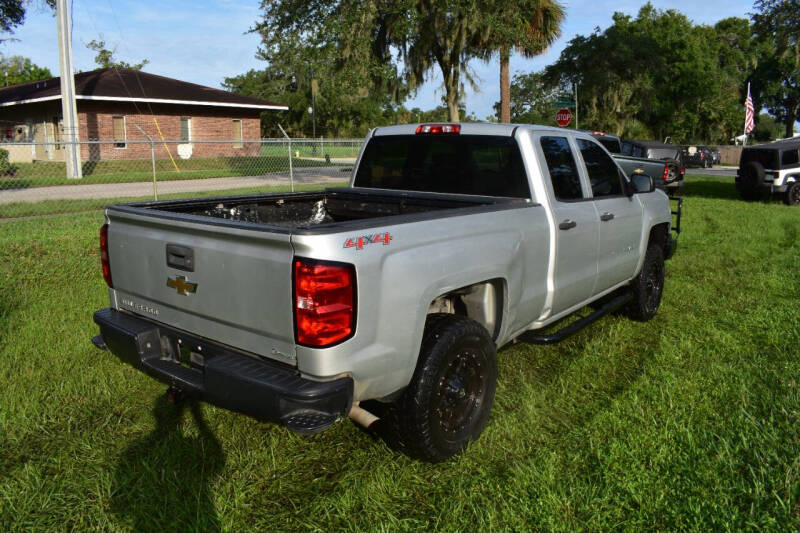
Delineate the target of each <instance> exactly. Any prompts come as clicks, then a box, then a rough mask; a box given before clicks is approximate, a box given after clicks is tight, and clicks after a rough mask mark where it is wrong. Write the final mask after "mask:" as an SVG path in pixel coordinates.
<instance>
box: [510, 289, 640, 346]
mask: <svg viewBox="0 0 800 533" xmlns="http://www.w3.org/2000/svg"><path fill="white" fill-rule="evenodd" d="M632 298H633V293H632V292H631V291H630V290H626V291H625V292H623V293H622V294H620V295H619V296H617V297H615V298H613V299H611V300H609V301H608V302H607V303H606V304H605V305H603V307H601V308H599V309H598V310H596V311H595V312H594V313H592V314H591V315H588V316H585V317H583V318H581V319H578V320H576V321H575V322H572V323H570V324H568V325H567V326H565V327H564V328H562V329H560V330H558V331H556V332H555V333H551V334H550V335H537V334H536V333H533V332H531V331H528V332H525V333H523V334H522V335H520V336H519V340H521V341H522V342H528V343H531V344H556V343H559V342H561V341H563V340H564V339H566V338H567V337H569V336H570V335H573V334H575V333H577V332H579V331H580V330H582V329H583V328H585V327H586V326H588V325H589V324H591V323H593V322H596V321H598V320H599V319H601V318H603V317H604V316H606V315H607V314H609V313H610V312H612V311H616V310H617V309H619V308H620V307H622V306H623V305H625V304H626V303H628V302H629V301H630V300H631V299H632Z"/></svg>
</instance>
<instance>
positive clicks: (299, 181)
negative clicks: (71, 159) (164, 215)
mask: <svg viewBox="0 0 800 533" xmlns="http://www.w3.org/2000/svg"><path fill="white" fill-rule="evenodd" d="M362 143H363V139H333V140H331V139H259V140H254V141H247V140H228V141H202V140H199V141H190V142H186V141H172V140H168V141H164V140H157V139H153V140H152V141H146V140H125V141H83V142H77V143H67V142H19V143H0V219H9V218H17V217H28V216H40V215H50V214H56V213H71V212H78V211H87V210H92V209H102V208H103V207H104V206H106V205H108V204H111V203H115V202H120V201H134V200H152V199H169V198H180V197H192V196H207V195H224V194H230V193H237V194H242V193H251V192H252V193H259V192H275V191H279V190H280V191H284V190H286V191H288V190H313V189H321V188H325V187H330V186H336V185H340V184H344V183H346V182H347V180H348V179H349V178H350V171H351V170H352V168H353V164H354V163H355V160H356V157H357V156H358V152H359V150H360V149H361V145H362ZM69 150H77V151H78V156H79V158H80V161H81V165H80V166H81V168H80V173H79V175H75V176H71V177H68V176H67V165H66V163H65V157H66V156H68V151H69ZM76 174H78V173H77V172H76Z"/></svg>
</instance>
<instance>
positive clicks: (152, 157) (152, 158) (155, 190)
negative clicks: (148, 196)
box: [134, 124, 158, 201]
mask: <svg viewBox="0 0 800 533" xmlns="http://www.w3.org/2000/svg"><path fill="white" fill-rule="evenodd" d="M134 126H136V129H137V130H139V133H141V134H142V135H144V136H145V138H146V139H147V140H148V141H149V142H150V161H152V162H153V200H154V201H158V188H157V187H156V145H155V144H154V143H153V139H152V138H151V137H150V136H149V135H148V134H146V133H145V132H144V130H143V129H142V128H140V127H139V125H138V124H134Z"/></svg>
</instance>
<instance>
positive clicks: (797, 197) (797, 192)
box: [783, 181, 800, 206]
mask: <svg viewBox="0 0 800 533" xmlns="http://www.w3.org/2000/svg"><path fill="white" fill-rule="evenodd" d="M783 203H785V204H786V205H794V206H800V181H795V182H794V183H790V184H789V187H788V188H787V189H786V192H785V193H784V195H783Z"/></svg>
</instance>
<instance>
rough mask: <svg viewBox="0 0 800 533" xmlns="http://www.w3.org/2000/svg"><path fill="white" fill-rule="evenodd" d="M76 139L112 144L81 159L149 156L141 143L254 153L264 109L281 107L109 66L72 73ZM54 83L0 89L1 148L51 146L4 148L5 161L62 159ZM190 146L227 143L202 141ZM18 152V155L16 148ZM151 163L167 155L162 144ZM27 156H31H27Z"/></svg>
mask: <svg viewBox="0 0 800 533" xmlns="http://www.w3.org/2000/svg"><path fill="white" fill-rule="evenodd" d="M75 93H76V100H77V107H78V136H79V140H81V141H86V140H101V141H111V142H109V143H103V144H98V145H84V146H82V148H81V150H82V153H81V158H82V160H83V161H98V160H105V159H138V158H149V157H150V145H149V144H147V143H139V142H132V141H144V140H146V138H145V137H144V136H143V135H142V134H141V132H140V131H139V130H138V129H137V128H136V126H137V125H138V126H139V127H140V128H141V129H142V130H143V131H144V132H145V133H147V135H149V136H150V137H152V138H153V139H155V140H158V141H161V140H162V139H164V140H168V141H181V142H180V143H176V144H170V145H169V146H170V151H171V152H172V155H173V156H174V157H178V155H177V153H176V152H178V150H180V152H181V155H182V156H183V157H192V156H197V157H211V156H215V155H220V154H224V155H228V156H231V155H237V154H239V153H241V154H242V155H253V154H256V153H258V145H257V144H248V143H243V142H241V141H246V140H256V139H259V138H260V133H261V130H260V116H261V113H262V112H264V111H286V110H288V107H286V106H284V105H280V104H275V103H270V102H265V101H264V100H261V99H258V98H253V97H250V96H243V95H240V94H236V93H232V92H228V91H223V90H220V89H213V88H211V87H205V86H202V85H197V84H194V83H188V82H185V81H180V80H176V79H172V78H166V77H164V76H157V75H155V74H149V73H147V72H142V71H137V70H131V69H124V68H108V69H99V70H93V71H91V72H81V73H80V74H76V75H75ZM62 135H63V124H62V119H61V79H60V78H51V79H49V80H41V81H36V82H30V83H23V84H20V85H12V86H10V87H3V88H0V136H2V141H5V142H26V141H28V142H30V141H34V142H42V143H52V144H46V145H45V144H43V145H35V146H33V147H8V148H14V149H13V151H11V156H12V159H15V160H18V161H19V160H28V161H30V160H44V161H48V160H49V161H63V160H64V150H63V147H62V146H59V145H58V144H57V143H58V142H60V141H61V140H62ZM197 141H232V142H228V143H201V142H197ZM20 149H21V150H20ZM157 149H158V153H157V157H167V153H166V148H165V147H164V145H163V144H160V145H157ZM28 152H30V153H29V154H28Z"/></svg>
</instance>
